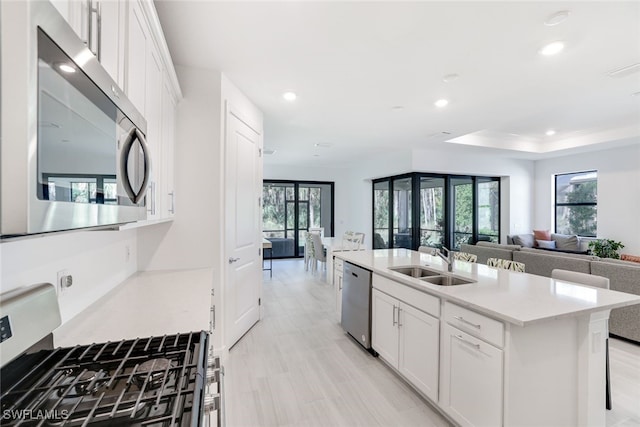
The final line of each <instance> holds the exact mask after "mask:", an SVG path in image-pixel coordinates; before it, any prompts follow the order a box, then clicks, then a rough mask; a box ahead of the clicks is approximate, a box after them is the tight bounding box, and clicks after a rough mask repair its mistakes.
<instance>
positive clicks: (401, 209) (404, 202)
mask: <svg viewBox="0 0 640 427" xmlns="http://www.w3.org/2000/svg"><path fill="white" fill-rule="evenodd" d="M411 183H412V180H411V177H408V178H399V179H394V180H393V236H392V239H393V247H394V248H407V249H412V248H413V228H412V222H413V221H412V216H413V209H412V208H411V196H412V184H411Z"/></svg>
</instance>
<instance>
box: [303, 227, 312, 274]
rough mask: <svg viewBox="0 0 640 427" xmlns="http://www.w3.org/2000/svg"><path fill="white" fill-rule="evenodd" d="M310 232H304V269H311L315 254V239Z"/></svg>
mask: <svg viewBox="0 0 640 427" xmlns="http://www.w3.org/2000/svg"><path fill="white" fill-rule="evenodd" d="M311 234H313V233H310V232H308V231H307V232H305V233H304V270H305V271H309V265H310V264H311V260H312V259H313V256H314V247H313V239H312V238H311Z"/></svg>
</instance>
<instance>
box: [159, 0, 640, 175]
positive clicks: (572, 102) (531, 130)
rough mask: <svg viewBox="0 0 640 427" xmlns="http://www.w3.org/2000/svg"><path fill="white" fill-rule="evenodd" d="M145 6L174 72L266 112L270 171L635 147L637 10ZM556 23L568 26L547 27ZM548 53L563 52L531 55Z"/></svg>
mask: <svg viewBox="0 0 640 427" xmlns="http://www.w3.org/2000/svg"><path fill="white" fill-rule="evenodd" d="M155 4H156V8H157V10H158V15H159V17H160V21H161V24H162V26H163V29H164V31H165V36H166V39H167V43H168V45H169V49H170V51H171V55H172V57H173V60H174V62H175V63H176V64H179V65H185V66H192V67H198V68H207V69H216V70H220V71H222V72H223V73H225V74H226V75H227V76H228V77H229V79H230V80H231V81H232V82H234V84H235V85H236V86H238V87H239V88H240V89H241V90H242V91H243V92H244V93H245V94H246V95H247V96H248V97H249V98H251V100H252V101H253V102H254V103H255V104H256V105H257V106H258V107H259V108H260V109H261V110H262V111H263V113H264V116H265V136H264V143H265V149H273V150H276V152H275V153H274V154H272V155H269V156H266V157H265V163H268V164H269V163H270V164H296V165H326V166H328V165H338V164H343V163H349V162H352V161H354V160H356V159H359V158H362V157H363V154H364V153H367V154H368V153H372V154H373V153H384V152H388V150H390V149H398V150H402V149H404V150H408V149H424V148H430V147H431V148H436V149H443V148H445V147H453V145H454V144H465V145H464V146H468V147H469V150H477V149H478V148H477V147H482V150H490V151H491V152H493V153H496V154H499V155H506V156H510V157H519V158H529V159H532V158H541V157H548V156H553V155H559V154H566V153H570V152H572V150H573V151H575V150H585V149H601V148H606V147H607V146H609V145H620V144H628V143H640V94H638V95H635V96H634V95H633V94H634V93H638V92H640V64H639V63H640V2H615V1H606V2H592V1H580V2H575V1H573V2H572V1H559V2H558V1H539V2H521V1H501V2H484V1H472V2H458V1H446V2H398V1H389V2H309V1H300V2H296V1H288V2H268V1H267V2H265V1H260V2H244V1H231V2H213V1H175V0H156V1H155ZM563 10H568V11H569V12H570V13H569V17H568V19H566V20H565V21H564V22H562V23H560V24H558V25H554V26H547V25H545V21H546V20H547V19H548V18H549V17H550V16H551V15H553V14H554V13H556V12H558V11H563ZM556 40H562V41H564V42H565V49H564V51H563V52H561V53H559V54H557V55H554V56H543V55H540V54H539V53H538V51H539V50H540V48H541V47H542V46H543V45H545V44H547V43H549V42H552V41H556ZM633 64H639V65H638V66H637V67H636V68H635V69H633V72H627V73H622V74H623V75H621V76H618V77H610V76H609V75H608V73H609V72H610V71H612V70H617V69H621V68H623V67H627V66H630V65H633ZM452 73H455V74H458V75H459V77H458V78H457V79H455V80H454V81H451V82H445V81H443V77H444V76H445V75H449V74H452ZM286 91H293V92H295V93H296V94H297V95H298V98H297V99H296V100H295V101H294V102H289V101H285V100H284V99H283V98H282V94H283V93H284V92H286ZM442 98H444V99H448V100H449V104H448V105H447V106H446V107H444V108H437V107H436V106H435V105H434V102H435V101H436V100H438V99H442ZM549 129H554V130H555V131H556V134H555V135H553V136H547V135H546V134H545V132H546V131H547V130H549ZM316 144H320V146H316ZM472 146H473V147H474V148H471V147H472ZM457 147H458V150H459V149H460V146H459V145H458V146H457Z"/></svg>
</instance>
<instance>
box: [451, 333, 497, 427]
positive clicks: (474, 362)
mask: <svg viewBox="0 0 640 427" xmlns="http://www.w3.org/2000/svg"><path fill="white" fill-rule="evenodd" d="M442 331H443V333H442V359H441V363H442V381H441V383H440V406H441V407H442V409H444V410H445V411H446V412H447V413H448V414H449V415H450V416H451V417H452V418H453V419H454V420H455V421H456V422H458V423H459V424H460V425H461V426H500V425H502V380H503V352H502V350H500V349H498V348H496V347H494V346H492V345H490V344H487V343H485V342H484V341H482V340H480V339H477V338H475V337H473V336H471V335H469V334H467V333H465V332H462V331H461V330H459V329H457V328H454V327H453V326H451V325H449V324H444V325H443V328H442Z"/></svg>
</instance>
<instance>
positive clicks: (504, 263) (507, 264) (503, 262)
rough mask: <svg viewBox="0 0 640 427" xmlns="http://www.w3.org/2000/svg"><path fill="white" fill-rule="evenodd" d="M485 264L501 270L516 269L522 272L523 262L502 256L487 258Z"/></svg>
mask: <svg viewBox="0 0 640 427" xmlns="http://www.w3.org/2000/svg"><path fill="white" fill-rule="evenodd" d="M487 266H489V267H495V268H501V269H503V270H510V271H517V272H519V273H524V268H525V265H524V263H523V262H518V261H511V260H509V259H502V258H487Z"/></svg>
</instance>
